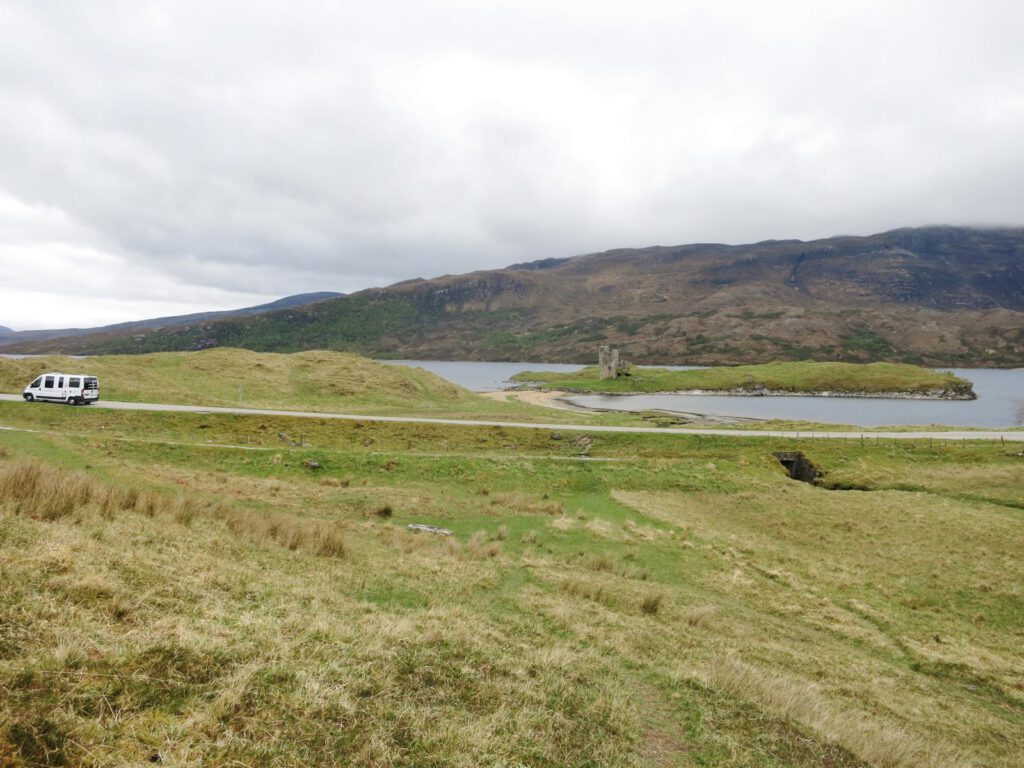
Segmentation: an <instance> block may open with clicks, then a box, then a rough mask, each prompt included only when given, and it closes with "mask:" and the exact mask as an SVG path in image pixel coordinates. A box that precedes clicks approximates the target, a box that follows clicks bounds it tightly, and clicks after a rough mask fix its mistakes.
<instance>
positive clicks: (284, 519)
mask: <svg viewBox="0 0 1024 768" xmlns="http://www.w3.org/2000/svg"><path fill="white" fill-rule="evenodd" d="M217 517H219V518H220V519H222V520H224V522H225V523H227V526H228V529H229V530H231V531H232V532H234V533H236V534H238V535H239V536H242V537H244V538H246V539H248V540H250V541H253V542H255V543H257V544H260V543H265V542H273V543H274V544H278V545H279V546H282V547H284V548H285V549H290V550H299V551H301V552H307V553H309V554H312V555H323V556H325V557H343V556H344V555H345V537H344V531H343V530H342V527H341V525H340V524H339V523H337V522H335V521H330V520H315V519H310V518H306V517H297V516H295V515H290V514H288V513H286V512H268V513H263V512H254V511H252V510H245V509H237V508H233V507H226V508H221V509H220V510H218V514H217Z"/></svg>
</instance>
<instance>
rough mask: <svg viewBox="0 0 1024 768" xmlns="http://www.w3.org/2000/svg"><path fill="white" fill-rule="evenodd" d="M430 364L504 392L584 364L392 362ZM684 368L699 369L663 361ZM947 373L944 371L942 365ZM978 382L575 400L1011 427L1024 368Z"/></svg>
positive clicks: (467, 382)
mask: <svg viewBox="0 0 1024 768" xmlns="http://www.w3.org/2000/svg"><path fill="white" fill-rule="evenodd" d="M386 362H391V363H395V364H398V365H412V366H418V367H420V368H426V369H427V370H428V371H433V372H434V373H436V374H438V375H439V376H442V377H444V378H446V379H448V380H449V381H453V382H455V383H456V384H461V385H462V386H464V387H466V388H468V389H473V390H476V391H486V390H494V389H504V388H507V387H509V386H511V383H510V382H509V381H508V379H509V377H510V376H512V375H513V374H516V373H519V372H520V371H560V372H570V371H577V370H579V369H580V368H582V367H583V366H580V365H558V364H553V363H461V362H438V361H423V360H391V361H386ZM660 367H673V368H677V369H679V370H683V369H686V368H692V367H694V366H660ZM943 370H945V369H943ZM953 372H954V373H956V374H957V375H958V376H963V377H964V378H965V379H969V380H970V381H973V382H974V391H975V392H976V393H977V395H978V399H977V400H970V401H959V400H952V401H950V400H875V399H859V398H844V397H730V396H725V395H579V396H576V397H572V398H570V400H571V401H572V402H573V403H576V404H577V405H582V406H586V407H588V408H609V409H613V410H620V411H644V410H666V411H677V412H680V413H702V414H710V415H715V416H744V417H748V418H755V419H791V420H796V421H817V422H822V423H825V424H856V425H858V426H863V427H883V426H890V425H891V426H897V425H905V426H926V425H929V424H946V425H949V426H957V427H1011V426H1014V416H1015V410H1016V407H1017V403H1019V402H1020V401H1021V400H1024V370H1022V369H1018V370H1009V371H1007V370H992V369H987V368H957V369H954V370H953Z"/></svg>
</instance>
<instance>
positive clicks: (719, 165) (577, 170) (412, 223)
mask: <svg viewBox="0 0 1024 768" xmlns="http://www.w3.org/2000/svg"><path fill="white" fill-rule="evenodd" d="M1022 22H1024V10H1022V9H1021V8H1020V7H1019V6H1018V4H1016V3H1012V2H997V1H996V0H988V1H987V2H986V1H984V0H983V1H982V2H980V3H974V4H971V6H970V7H968V6H967V5H964V4H962V3H953V2H928V3H925V2H887V3H883V2H875V0H866V1H865V2H859V3H855V4H853V3H821V2H816V3H811V2H803V1H802V0H801V1H796V0H792V1H790V2H780V3H773V4H770V5H766V4H763V3H754V2H749V3H728V4H714V5H712V4H707V3H698V2H693V3H679V2H672V3H669V2H638V3H632V4H628V5H623V4H621V3H610V2H589V3H582V2H579V3H575V2H554V3H550V2H548V3H539V2H525V1H524V2H516V3H511V2H508V3H507V2H479V3H465V2H458V1H457V0H450V1H449V2H427V3H424V2H405V1H403V0H390V1H383V2H379V3H374V4H357V3H341V4H320V3H297V4H296V3H283V2H278V1H271V0H262V1H254V2H247V3H237V2H222V3H200V2H183V3H175V4H166V3H156V2H94V3H57V2H49V3H48V2H27V1H26V2H8V3H5V4H3V5H2V6H0V202H2V201H3V200H5V199H6V200H10V201H14V202H13V203H11V204H10V205H7V206H4V205H3V204H0V273H2V274H4V275H8V274H14V272H12V270H11V264H12V263H13V260H15V259H19V260H20V259H24V258H29V259H31V258H32V256H31V255H30V254H32V253H38V254H41V255H42V254H45V253H47V249H48V248H49V249H54V248H57V249H63V250H62V251H61V252H62V253H64V252H74V253H75V254H77V256H76V257H75V258H76V259H80V260H82V262H83V263H84V262H87V261H88V260H89V259H90V258H92V257H90V255H89V254H90V253H94V254H100V255H99V256H96V257H95V258H96V262H95V263H96V269H109V268H110V266H109V265H110V264H120V265H130V268H127V267H125V268H122V269H121V271H122V272H123V273H124V274H125V275H128V276H134V277H133V278H132V279H127V278H126V279H122V280H106V281H104V280H97V281H95V282H94V283H89V284H87V285H85V286H84V287H83V288H82V289H81V290H82V291H85V290H88V291H89V292H90V295H92V296H95V297H96V300H97V301H98V302H99V301H106V302H114V303H116V302H122V303H123V305H124V306H125V307H129V306H130V307H131V310H132V311H136V310H137V309H138V306H139V302H140V301H144V299H145V297H146V296H153V295H154V293H160V292H161V291H165V292H166V293H167V294H168V295H172V296H176V297H177V298H178V300H179V301H180V302H181V303H182V308H183V310H187V309H191V308H195V309H202V308H214V307H209V306H200V305H199V302H203V301H210V300H211V298H213V297H220V299H218V300H222V301H223V302H224V303H225V304H226V305H235V304H238V303H239V302H240V301H241V300H242V298H243V297H245V298H246V299H248V298H252V297H265V298H271V297H275V296H278V295H283V294H286V293H293V292H299V291H305V290H320V289H337V290H345V291H351V290H355V289H358V288H361V287H366V286H370V285H375V284H376V285H380V284H386V283H388V282H392V281H397V280H402V279H406V278H409V277H414V276H424V277H429V276H432V275H435V274H442V273H452V272H462V271H468V270H472V269H477V268H483V267H495V266H502V265H505V264H508V263H511V262H514V261H523V260H528V259H533V258H545V257H549V256H564V255H571V254H575V253H583V252H588V251H592V250H599V249H604V248H612V247H619V246H634V245H635V246H641V245H646V244H650V243H654V242H660V243H680V242H687V241H693V240H701V241H707V240H723V241H729V242H742V241H748V240H759V239H765V238H770V237H804V238H806V237H816V236H826V235H830V234H836V233H840V232H845V233H867V232H871V231H878V230H881V229H885V228H889V227H892V226H903V225H914V224H925V223H1006V224H1020V223H1021V221H1020V218H1019V216H1020V214H1019V211H1020V210H1022V204H1024V199H1022V197H1024V183H1022V182H1024V178H1022V173H1024V138H1022V137H1024V131H1022V130H1021V129H1022V127H1024V99H1022V97H1021V96H1020V94H1021V93H1024V52H1022V50H1021V48H1020V46H1019V39H1018V31H1019V29H1020V28H1021V24H1022ZM26 211H30V212H31V211H35V213H34V214H32V215H29V214H27V213H26ZM40 212H45V215H44V214H43V213H40ZM40 261H41V262H44V261H45V259H40ZM133 281H134V282H133ZM67 282H68V281H67V280H62V279H61V278H57V277H51V276H50V274H49V273H48V272H47V270H46V269H45V268H41V269H39V270H38V272H37V273H36V274H35V275H32V276H25V275H21V274H18V276H17V277H16V278H12V279H11V281H10V282H8V283H7V286H6V290H7V291H8V293H7V294H5V293H4V291H5V286H2V285H0V323H3V324H7V325H10V324H11V322H12V321H11V320H10V318H8V317H5V316H4V312H3V309H2V307H3V306H4V305H5V304H6V305H7V306H9V307H13V306H14V298H13V297H12V294H10V291H13V290H15V289H17V290H22V291H28V290H34V291H37V292H41V293H46V292H47V291H49V292H50V293H51V294H52V295H54V296H59V295H64V293H66V292H67V291H68V290H69V288H68V286H67ZM15 283H17V285H15ZM77 298H78V299H82V298H83V297H82V296H79V297H77ZM236 299H237V300H236ZM161 306H165V305H161ZM76 311H77V312H79V314H80V310H76ZM125 311H128V310H127V309H126V310H125ZM28 312H29V311H28V309H25V310H24V312H23V313H22V315H21V316H25V317H30V313H29V314H25V313H28ZM121 319H129V318H121ZM25 322H28V323H30V324H31V322H32V321H31V320H30V319H29V320H26V321H25ZM39 322H40V323H42V322H43V321H42V320H40V321H39Z"/></svg>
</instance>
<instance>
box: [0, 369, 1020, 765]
mask: <svg viewBox="0 0 1024 768" xmlns="http://www.w3.org/2000/svg"><path fill="white" fill-rule="evenodd" d="M212 375H213V374H211V376H212ZM104 376H105V377H111V378H113V377H112V376H111V374H110V373H106V374H104ZM217 386H218V387H221V389H222V390H223V396H224V397H225V398H226V399H230V395H231V388H232V386H234V384H233V383H232V384H223V385H221V384H218V385H217ZM149 396H150V395H148V394H145V395H143V394H140V395H139V397H140V398H144V397H149ZM374 396H376V395H374ZM367 397H370V395H367ZM446 407H447V406H446ZM0 426H4V427H7V428H9V429H6V430H0V766H3V768H21V767H22V766H37V765H82V766H106V765H140V764H143V763H150V762H152V763H159V764H163V765H174V766H243V765H247V766H257V765H258V766H292V765H366V766H508V767H509V768H511V767H512V766H552V767H554V766H736V767H738V766H777V767H779V768H781V767H782V766H787V767H788V766H806V767H807V768H810V767H811V766H815V767H817V766H850V767H851V768H852V767H853V766H908V767H909V766H915V767H916V766H995V767H997V768H999V767H1004V768H1010V767H1011V766H1017V765H1020V755H1021V754H1024V586H1022V585H1024V558H1022V556H1021V553H1022V552H1024V526H1022V524H1021V523H1022V516H1024V456H1022V455H1021V453H1020V446H1012V447H1010V446H1005V447H1004V446H1001V445H999V444H992V443H989V444H981V443H977V444H975V443H957V444H955V445H954V444H951V445H943V444H941V443H932V442H917V443H914V442H909V443H904V442H900V443H895V442H892V441H889V442H884V441H883V442H880V443H877V444H876V443H873V442H872V441H870V440H868V441H865V442H864V443H863V444H862V443H861V442H860V441H852V442H849V441H845V442H844V441H793V440H786V441H782V440H769V439H746V440H736V439H728V438H715V437H709V436H703V437H701V436H681V435H625V434H609V435H589V436H585V435H583V434H582V433H573V431H572V430H571V428H570V427H567V428H566V429H565V431H563V432H562V433H559V434H553V433H551V432H550V431H542V430H520V429H514V430H513V429H497V428H483V427H451V426H437V425H416V426H412V425H399V424H387V423H372V422H337V421H329V420H316V419H297V418H287V417H264V416H228V415H208V414H207V415H203V414H171V413H141V412H113V411H103V410H100V409H93V408H60V407H55V406H54V407H47V406H41V405H38V404H33V405H29V404H23V403H0ZM20 430H24V431H20ZM299 436H301V440H300V439H299ZM584 438H586V439H584ZM298 442H301V445H295V443H298ZM794 449H795V450H803V451H805V452H806V453H807V455H808V456H809V457H810V458H811V459H812V460H813V461H814V462H815V463H816V464H817V465H818V466H819V467H820V468H821V469H822V470H824V472H825V476H824V484H825V486H828V487H813V486H810V485H807V484H804V483H799V482H795V481H793V480H790V479H789V478H788V477H787V475H786V474H785V472H784V470H783V468H782V467H781V465H780V464H779V463H778V461H777V460H776V459H775V458H774V457H773V456H772V452H773V451H779V450H794ZM310 460H316V461H317V462H319V464H320V465H321V469H319V470H312V469H310V468H308V466H307V464H308V462H309V461H310ZM829 487H831V488H855V489H858V490H829ZM409 523H426V524H433V525H440V526H444V527H446V528H449V529H451V530H452V531H453V532H454V535H453V536H451V537H441V536H437V535H431V534H423V533H413V532H411V531H409V530H408V529H407V528H406V526H407V525H408V524H409Z"/></svg>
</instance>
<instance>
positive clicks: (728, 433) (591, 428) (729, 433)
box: [0, 395, 1024, 442]
mask: <svg viewBox="0 0 1024 768" xmlns="http://www.w3.org/2000/svg"><path fill="white" fill-rule="evenodd" d="M21 399H22V398H21V396H20V395H0V400H8V401H19V402H20V401H21ZM32 407H34V408H45V407H54V408H58V407H61V408H67V407H69V406H66V405H65V406H61V405H57V404H54V405H50V404H44V403H35V404H33V406H32ZM79 407H88V408H111V409H115V410H129V411H171V412H177V413H228V414H241V415H245V416H291V417H295V418H302V419H345V420H347V421H386V422H393V423H397V424H452V425H456V426H467V427H504V428H506V429H546V430H552V431H559V432H623V433H627V434H639V435H719V436H722V437H787V438H795V437H799V438H809V439H830V440H859V439H860V438H861V434H862V433H860V432H793V431H781V430H757V429H686V428H683V427H607V426H600V425H596V424H531V423H529V422H521V421H483V420H478V419H431V418H425V417H419V416H366V415H361V414H352V413H316V412H312V411H278V410H270V409H264V408H217V407H213V406H203V405H170V404H162V403H120V402H116V401H111V400H103V401H101V402H99V403H96V404H95V405H90V406H79ZM863 434H864V435H866V436H868V437H873V438H879V439H885V440H928V439H935V440H1002V441H1006V442H1010V441H1013V442H1024V432H1014V431H991V430H990V431H976V432H975V431H969V430H963V431H955V432H864V433H863Z"/></svg>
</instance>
